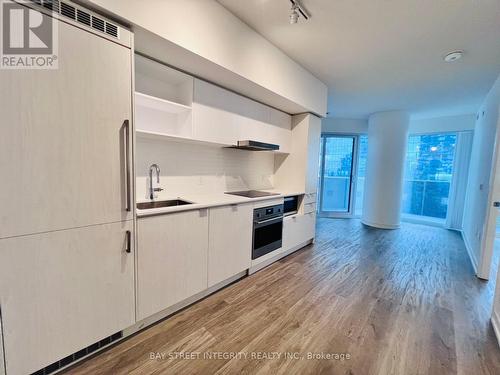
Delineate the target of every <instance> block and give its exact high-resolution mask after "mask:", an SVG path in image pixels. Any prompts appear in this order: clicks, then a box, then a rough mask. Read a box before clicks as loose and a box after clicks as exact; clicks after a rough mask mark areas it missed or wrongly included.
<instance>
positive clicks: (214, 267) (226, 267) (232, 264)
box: [208, 204, 253, 287]
mask: <svg viewBox="0 0 500 375" xmlns="http://www.w3.org/2000/svg"><path fill="white" fill-rule="evenodd" d="M209 216H210V219H209V223H210V225H209V228H210V229H209V244H208V287H211V286H213V285H215V284H217V283H219V282H221V281H224V280H226V279H228V278H230V277H231V276H234V275H236V274H238V273H239V272H242V271H244V270H246V269H248V268H250V264H251V258H252V225H253V204H240V205H232V206H223V207H215V208H211V209H210V211H209Z"/></svg>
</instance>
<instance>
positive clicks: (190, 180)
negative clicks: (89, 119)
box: [136, 137, 274, 200]
mask: <svg viewBox="0 0 500 375" xmlns="http://www.w3.org/2000/svg"><path fill="white" fill-rule="evenodd" d="M136 163H137V164H136V176H137V199H138V200H143V199H145V198H146V197H147V191H148V188H147V184H148V182H147V178H148V171H149V166H150V165H151V164H153V163H156V164H158V165H159V166H160V169H161V173H160V184H159V185H160V186H161V187H162V188H163V189H164V190H163V191H162V192H160V193H159V198H160V199H161V197H162V196H169V197H171V196H173V195H175V196H182V195H183V194H203V193H221V192H225V191H231V190H246V189H272V188H273V174H274V154H273V153H270V152H252V151H243V150H235V149H228V148H222V147H220V146H212V145H205V144H201V143H200V144H195V143H185V142H176V141H165V140H156V139H149V138H141V137H138V138H137V142H136ZM155 182H156V181H155Z"/></svg>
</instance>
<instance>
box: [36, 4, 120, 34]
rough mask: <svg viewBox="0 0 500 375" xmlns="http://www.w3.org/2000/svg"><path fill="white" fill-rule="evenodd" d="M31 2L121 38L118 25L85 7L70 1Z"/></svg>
mask: <svg viewBox="0 0 500 375" xmlns="http://www.w3.org/2000/svg"><path fill="white" fill-rule="evenodd" d="M31 2H32V3H34V4H36V5H38V6H39V7H42V8H45V9H49V10H51V11H52V12H54V13H58V14H60V15H61V16H64V17H66V18H70V19H72V20H73V21H76V22H78V23H81V24H82V25H85V26H88V27H91V28H92V29H94V30H96V31H99V32H101V33H103V34H106V35H110V36H112V37H114V38H119V35H118V31H119V27H118V26H117V25H115V24H113V23H111V22H109V21H106V20H105V19H104V18H101V17H98V16H96V15H94V14H92V13H90V12H89V11H87V10H86V9H84V8H80V7H77V6H74V5H72V4H71V3H70V2H68V1H60V0H31Z"/></svg>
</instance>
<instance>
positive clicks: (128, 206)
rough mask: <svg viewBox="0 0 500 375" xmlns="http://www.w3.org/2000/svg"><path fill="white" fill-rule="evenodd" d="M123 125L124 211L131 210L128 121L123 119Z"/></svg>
mask: <svg viewBox="0 0 500 375" xmlns="http://www.w3.org/2000/svg"><path fill="white" fill-rule="evenodd" d="M123 125H124V127H125V178H126V182H125V188H126V190H127V195H126V198H125V199H126V202H125V210H126V211H129V212H130V211H131V210H132V204H131V202H130V199H131V191H130V190H131V189H130V174H131V173H130V121H129V120H125V122H124V124H123Z"/></svg>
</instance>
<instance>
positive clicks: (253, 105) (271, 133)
mask: <svg viewBox="0 0 500 375" xmlns="http://www.w3.org/2000/svg"><path fill="white" fill-rule="evenodd" d="M193 131H194V134H193V136H194V138H195V139H197V140H207V141H210V142H215V143H221V144H228V145H235V144H236V143H237V142H238V141H241V140H253V141H259V142H265V143H273V144H277V145H279V146H280V149H279V151H280V152H283V153H288V152H290V145H291V116H290V115H288V114H286V113H284V112H281V111H278V110H276V109H274V108H271V107H268V106H266V105H264V104H261V103H258V102H256V101H253V100H251V99H248V98H246V97H244V96H241V95H238V94H235V93H233V92H231V91H228V90H226V89H223V88H221V87H218V86H215V85H212V84H210V83H208V82H205V81H202V80H199V79H195V81H194V97H193Z"/></svg>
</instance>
